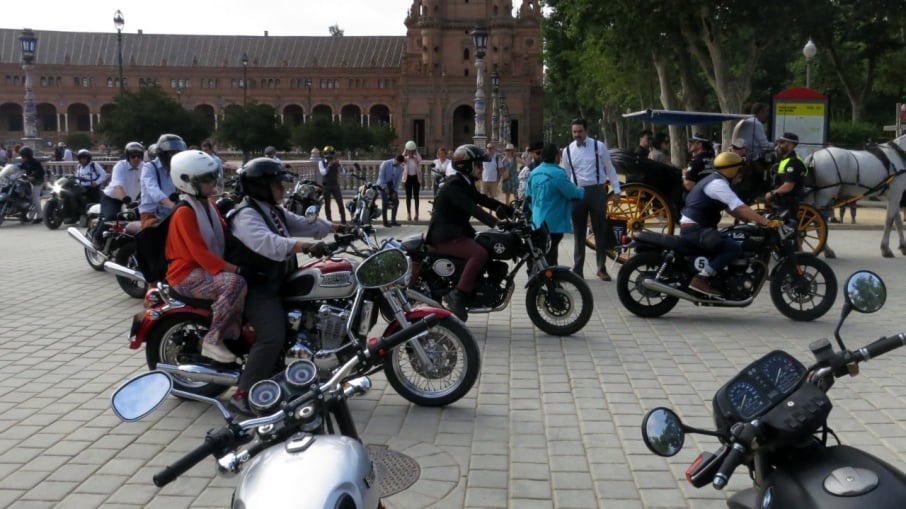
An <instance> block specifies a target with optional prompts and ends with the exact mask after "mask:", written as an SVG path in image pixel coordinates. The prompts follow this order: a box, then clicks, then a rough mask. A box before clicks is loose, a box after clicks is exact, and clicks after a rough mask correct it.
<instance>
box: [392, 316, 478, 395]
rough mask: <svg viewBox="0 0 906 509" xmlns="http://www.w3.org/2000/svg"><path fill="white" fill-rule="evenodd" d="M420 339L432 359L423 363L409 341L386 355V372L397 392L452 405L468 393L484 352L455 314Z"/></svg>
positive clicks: (473, 382) (440, 322) (441, 321)
mask: <svg viewBox="0 0 906 509" xmlns="http://www.w3.org/2000/svg"><path fill="white" fill-rule="evenodd" d="M412 341H418V342H419V343H420V344H421V345H422V348H424V350H425V352H426V353H427V354H428V357H429V358H430V360H431V363H432V365H431V366H424V365H422V363H421V362H420V360H419V358H418V356H417V355H416V353H415V351H413V349H412V346H411V345H410V344H409V343H403V344H402V345H400V346H398V347H396V348H394V349H393V350H391V352H390V354H389V355H387V356H386V357H385V358H384V374H385V376H386V377H387V381H388V382H389V383H390V385H391V386H392V387H393V388H394V389H395V390H396V392H397V393H398V394H399V395H400V396H402V397H404V398H406V399H407V400H409V401H411V402H413V403H415V404H416V405H420V406H444V405H449V404H450V403H453V402H455V401H458V400H459V399H460V398H462V397H463V396H465V395H466V393H467V392H469V391H470V390H471V389H472V386H473V385H475V381H476V380H478V373H479V371H480V370H481V352H480V351H479V349H478V343H477V342H476V341H475V338H474V337H473V336H472V333H471V332H469V329H467V328H466V326H465V325H464V324H463V323H462V322H460V321H459V320H457V319H456V318H455V317H453V316H452V315H451V316H448V317H446V318H442V319H441V320H440V321H439V322H438V323H437V325H435V326H434V327H431V328H430V329H428V335H427V336H425V337H423V338H420V339H414V340H412Z"/></svg>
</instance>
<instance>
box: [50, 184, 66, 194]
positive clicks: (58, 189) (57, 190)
mask: <svg viewBox="0 0 906 509" xmlns="http://www.w3.org/2000/svg"><path fill="white" fill-rule="evenodd" d="M50 189H51V190H52V191H53V192H55V193H57V194H60V193H62V192H63V186H62V185H60V184H57V183H54V185H52V186H51V187H50Z"/></svg>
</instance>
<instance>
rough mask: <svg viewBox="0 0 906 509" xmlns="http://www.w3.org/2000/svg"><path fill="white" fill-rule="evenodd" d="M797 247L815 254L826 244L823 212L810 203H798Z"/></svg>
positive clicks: (825, 223) (825, 225) (825, 221)
mask: <svg viewBox="0 0 906 509" xmlns="http://www.w3.org/2000/svg"><path fill="white" fill-rule="evenodd" d="M798 212H799V213H798V214H797V216H798V218H799V238H798V239H797V244H798V245H799V249H800V250H802V251H805V252H811V253H812V254H815V255H817V254H818V253H820V252H821V251H824V246H826V245H827V220H826V219H825V218H824V214H822V213H821V211H819V210H818V209H816V208H815V207H813V206H811V205H806V204H805V203H802V204H800V205H799V211H798Z"/></svg>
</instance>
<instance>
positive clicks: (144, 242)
mask: <svg viewBox="0 0 906 509" xmlns="http://www.w3.org/2000/svg"><path fill="white" fill-rule="evenodd" d="M183 206H188V203H186V202H184V201H180V202H179V203H177V204H176V207H174V208H173V212H176V209H178V208H179V207H183ZM173 212H171V213H170V215H168V216H167V217H166V218H164V220H163V221H161V222H159V223H157V224H155V225H152V226H149V227H147V228H144V229H142V230H141V231H140V232H138V234H136V236H135V262H136V265H137V266H138V270H139V272H141V273H142V276H144V278H145V281H148V282H152V281H163V280H164V279H165V278H166V277H167V264H168V262H169V261H168V260H167V257H166V256H165V254H164V253H165V251H166V247H167V233H169V231H170V218H172V217H173Z"/></svg>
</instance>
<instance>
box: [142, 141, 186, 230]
mask: <svg viewBox="0 0 906 509" xmlns="http://www.w3.org/2000/svg"><path fill="white" fill-rule="evenodd" d="M156 145H157V158H156V159H154V160H153V161H149V162H147V163H145V165H144V167H143V168H142V191H141V194H142V201H141V203H140V204H139V206H138V211H139V212H140V213H141V219H142V227H143V228H144V227H146V226H150V225H152V224H154V223H156V222H158V221H161V220H163V218H165V217H167V216H168V215H169V214H170V212H172V211H173V207H174V206H175V205H176V204H175V203H173V200H171V199H170V196H172V195H173V194H175V193H176V187H175V186H174V185H173V181H172V180H170V159H171V158H172V157H173V156H174V155H175V154H177V153H179V152H182V151H183V150H185V149H186V142H185V141H183V139H182V138H180V137H179V136H177V135H175V134H162V135H160V138H158V139H157V144H156Z"/></svg>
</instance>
